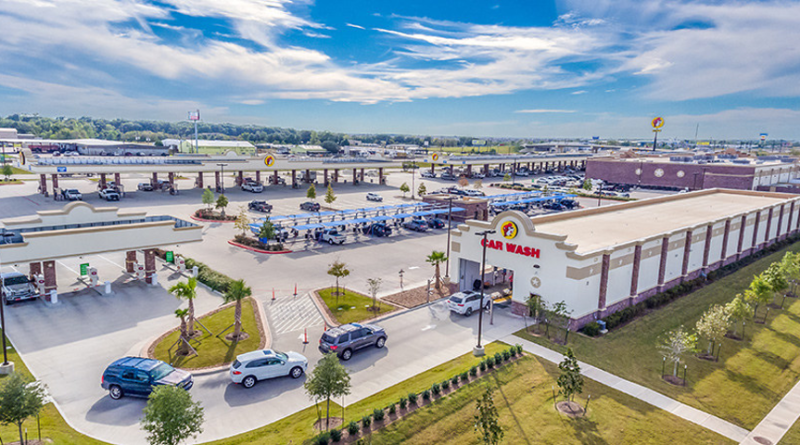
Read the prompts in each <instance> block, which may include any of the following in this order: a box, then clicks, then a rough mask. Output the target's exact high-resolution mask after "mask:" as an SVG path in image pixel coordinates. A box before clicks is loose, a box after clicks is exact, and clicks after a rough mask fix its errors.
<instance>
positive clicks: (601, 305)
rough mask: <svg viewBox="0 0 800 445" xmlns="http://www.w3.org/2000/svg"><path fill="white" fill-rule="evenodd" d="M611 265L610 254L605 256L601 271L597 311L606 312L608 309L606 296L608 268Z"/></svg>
mask: <svg viewBox="0 0 800 445" xmlns="http://www.w3.org/2000/svg"><path fill="white" fill-rule="evenodd" d="M610 264H611V255H610V254H608V253H604V254H603V264H602V267H601V269H600V294H599V299H598V300H597V309H600V310H604V309H605V308H606V295H607V293H608V268H609V265H610Z"/></svg>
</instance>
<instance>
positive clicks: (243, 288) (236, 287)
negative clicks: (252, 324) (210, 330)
mask: <svg viewBox="0 0 800 445" xmlns="http://www.w3.org/2000/svg"><path fill="white" fill-rule="evenodd" d="M251 295H253V291H252V289H250V287H248V286H247V285H246V284H244V280H236V281H233V282H231V284H230V286H228V291H227V292H225V296H224V298H225V303H230V302H232V301H235V302H236V310H235V312H234V316H233V319H234V322H233V335H231V337H230V339H231V340H233V341H237V340H239V336H240V335H241V333H242V300H244V299H245V298H247V297H249V296H251Z"/></svg>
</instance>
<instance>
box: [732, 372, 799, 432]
mask: <svg viewBox="0 0 800 445" xmlns="http://www.w3.org/2000/svg"><path fill="white" fill-rule="evenodd" d="M798 417H800V382H798V383H797V384H796V385H794V388H792V389H791V391H789V392H788V393H787V394H786V395H785V396H784V397H783V399H781V401H780V402H778V404H777V405H775V407H774V408H772V411H770V412H769V414H767V417H764V418H763V419H761V422H759V424H758V425H756V427H755V429H753V431H751V432H750V434H748V435H747V437H746V438H745V439H744V440H742V441H741V442H740V443H742V444H746V445H763V444H766V443H771V444H777V443H778V442H780V440H781V439H782V438H783V436H784V434H786V432H787V431H789V428H791V427H792V425H794V423H795V422H796V421H797V419H798ZM763 439H767V441H769V442H767V441H764V440H763Z"/></svg>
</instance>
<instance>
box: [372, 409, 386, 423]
mask: <svg viewBox="0 0 800 445" xmlns="http://www.w3.org/2000/svg"><path fill="white" fill-rule="evenodd" d="M384 417H386V412H384V411H383V409H381V408H375V409H374V410H372V418H373V419H375V421H376V422H380V421H381V420H383V418H384Z"/></svg>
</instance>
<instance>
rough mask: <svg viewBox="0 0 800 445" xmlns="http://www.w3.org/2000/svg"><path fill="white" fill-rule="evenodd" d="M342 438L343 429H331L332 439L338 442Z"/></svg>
mask: <svg viewBox="0 0 800 445" xmlns="http://www.w3.org/2000/svg"><path fill="white" fill-rule="evenodd" d="M340 440H342V430H337V429H332V430H331V441H332V442H338V441H340Z"/></svg>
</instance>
